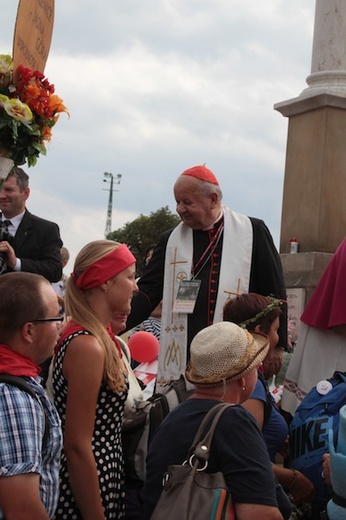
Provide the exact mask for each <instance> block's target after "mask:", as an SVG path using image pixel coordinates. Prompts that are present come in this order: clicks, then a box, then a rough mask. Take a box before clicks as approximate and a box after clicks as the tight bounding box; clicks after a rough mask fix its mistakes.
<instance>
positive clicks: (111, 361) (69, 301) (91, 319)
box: [66, 240, 126, 392]
mask: <svg viewBox="0 0 346 520" xmlns="http://www.w3.org/2000/svg"><path fill="white" fill-rule="evenodd" d="M120 245H121V244H120V243H119V242H113V241H112V240H96V241H94V242H90V243H89V244H87V245H86V246H84V247H83V249H82V250H81V251H80V252H79V253H78V255H77V257H76V260H75V264H74V269H73V272H74V274H75V275H76V276H77V277H78V276H80V275H81V274H82V273H83V271H84V270H85V269H86V268H87V267H89V265H91V264H93V263H94V262H97V261H98V260H99V259H100V258H102V257H104V256H105V255H107V254H108V253H111V252H112V251H114V250H115V249H116V248H117V247H119V246H120ZM93 290H94V289H88V290H81V289H78V287H77V286H76V284H75V281H74V280H73V278H72V276H70V277H69V278H68V280H67V283H66V309H67V314H69V315H70V316H71V317H72V319H73V320H74V321H75V322H76V323H78V324H79V325H81V326H82V327H84V328H85V329H86V330H88V331H89V332H90V333H91V334H92V335H93V336H94V337H95V338H96V339H97V341H98V342H99V344H100V345H101V346H102V348H103V349H104V352H105V364H104V372H103V378H104V380H105V382H106V383H107V384H108V386H109V387H110V388H111V390H113V391H114V392H121V391H123V390H125V388H126V384H125V380H124V375H123V372H122V370H121V367H120V356H119V355H118V351H117V349H116V346H115V345H114V342H113V340H112V339H111V337H110V336H109V334H108V332H107V330H106V329H105V327H104V326H103V325H102V324H101V323H100V322H99V320H98V319H97V317H96V316H95V314H94V312H93V311H92V309H91V307H90V304H89V299H90V293H91V291H93Z"/></svg>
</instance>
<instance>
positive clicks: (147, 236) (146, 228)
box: [107, 206, 180, 276]
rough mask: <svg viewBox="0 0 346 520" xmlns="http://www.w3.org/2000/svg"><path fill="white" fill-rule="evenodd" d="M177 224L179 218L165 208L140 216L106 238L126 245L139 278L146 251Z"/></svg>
mask: <svg viewBox="0 0 346 520" xmlns="http://www.w3.org/2000/svg"><path fill="white" fill-rule="evenodd" d="M179 222H180V218H179V217H178V216H177V215H174V214H173V213H171V211H170V210H169V208H168V206H165V207H163V208H161V209H158V210H157V211H155V212H151V213H150V215H149V216H145V215H142V214H141V215H140V216H139V217H137V218H136V219H135V220H133V221H132V222H127V223H126V224H125V225H124V226H123V227H122V228H120V229H116V230H115V231H112V232H111V233H109V234H108V236H107V238H108V239H110V240H116V241H117V242H121V243H124V244H127V246H128V247H129V248H130V249H131V251H132V253H133V254H134V255H135V257H136V258H137V274H138V276H140V275H141V274H142V272H143V269H144V261H145V255H146V252H147V249H148V248H149V247H150V246H151V245H152V244H156V243H157V242H158V240H159V238H160V235H161V234H162V233H164V232H165V231H167V230H168V229H172V228H174V227H176V226H177V225H178V224H179Z"/></svg>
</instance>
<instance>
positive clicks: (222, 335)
mask: <svg viewBox="0 0 346 520" xmlns="http://www.w3.org/2000/svg"><path fill="white" fill-rule="evenodd" d="M268 350H269V338H268V336H266V335H265V334H261V333H257V332H256V333H255V332H253V333H251V334H250V332H248V331H247V330H246V329H242V328H241V327H239V326H238V325H236V324H235V323H231V322H229V321H222V322H220V323H214V325H210V326H209V327H206V328H205V329H202V330H201V331H200V332H199V333H198V334H196V336H195V337H194V338H193V340H192V343H191V347H190V362H189V365H188V367H187V369H186V372H185V374H186V378H187V379H188V381H190V382H191V383H194V384H198V385H208V386H219V385H221V384H222V381H223V379H226V380H232V379H239V378H240V377H243V376H245V375H246V374H247V373H249V372H251V370H252V369H254V368H256V367H258V365H260V364H261V362H262V361H263V360H264V358H265V357H266V355H267V353H268Z"/></svg>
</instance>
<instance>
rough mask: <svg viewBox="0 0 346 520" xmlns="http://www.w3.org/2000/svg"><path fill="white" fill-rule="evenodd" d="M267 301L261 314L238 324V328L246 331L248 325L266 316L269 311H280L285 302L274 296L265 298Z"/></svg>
mask: <svg viewBox="0 0 346 520" xmlns="http://www.w3.org/2000/svg"><path fill="white" fill-rule="evenodd" d="M267 299H268V300H269V301H270V303H269V304H268V305H267V307H264V309H262V310H261V312H259V313H258V314H256V315H255V316H254V317H253V318H249V319H248V320H245V321H242V322H241V323H239V327H241V328H242V329H246V327H247V326H248V325H250V323H255V322H256V321H257V320H259V319H260V318H264V317H265V316H267V314H269V313H270V312H271V311H274V310H275V309H280V307H281V305H283V304H284V303H286V300H279V299H278V298H275V297H274V296H267Z"/></svg>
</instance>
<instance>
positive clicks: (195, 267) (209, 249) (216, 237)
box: [191, 223, 224, 280]
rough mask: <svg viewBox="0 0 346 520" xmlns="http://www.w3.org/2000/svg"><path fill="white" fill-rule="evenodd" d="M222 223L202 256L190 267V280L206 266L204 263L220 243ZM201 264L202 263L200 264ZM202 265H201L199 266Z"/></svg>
mask: <svg viewBox="0 0 346 520" xmlns="http://www.w3.org/2000/svg"><path fill="white" fill-rule="evenodd" d="M223 228H224V223H222V224H221V225H220V227H219V229H218V230H217V232H216V233H215V235H214V236H213V238H212V240H211V241H210V242H209V244H208V246H207V247H206V248H205V250H204V252H203V254H202V256H201V257H200V258H199V260H197V262H196V263H195V265H193V266H192V269H191V280H194V279H195V278H196V277H197V276H198V275H199V273H200V272H201V271H202V269H203V267H204V266H205V265H206V263H207V262H208V261H209V259H210V257H211V255H212V254H213V253H214V251H215V249H216V247H217V245H218V243H219V242H220V238H221V235H222V232H223ZM202 262H203V263H202ZM201 264H202V265H201Z"/></svg>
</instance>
